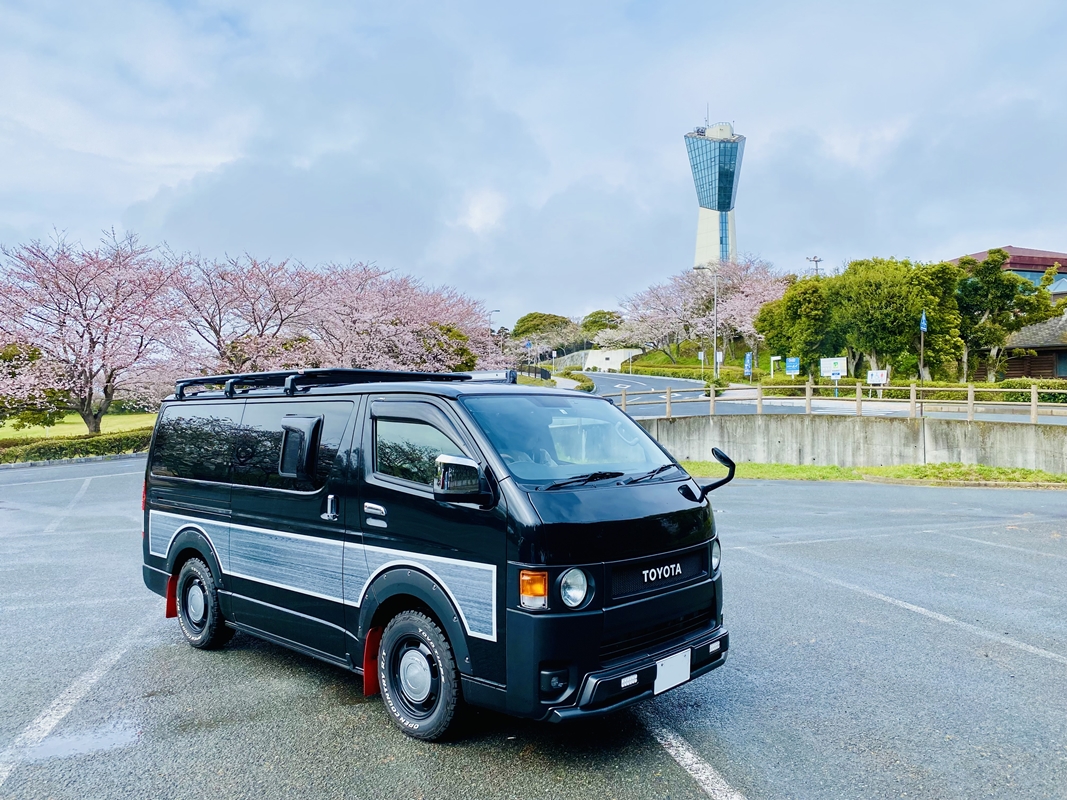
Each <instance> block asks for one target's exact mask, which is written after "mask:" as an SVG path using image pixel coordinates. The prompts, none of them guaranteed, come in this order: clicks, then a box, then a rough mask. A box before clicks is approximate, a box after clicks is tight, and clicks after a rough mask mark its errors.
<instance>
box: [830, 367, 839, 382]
mask: <svg viewBox="0 0 1067 800" xmlns="http://www.w3.org/2000/svg"><path fill="white" fill-rule="evenodd" d="M830 378H831V379H833V380H835V381H839V380H841V373H840V372H838V371H837V370H836V369H835V370H834V371H833V372H831V373H830Z"/></svg>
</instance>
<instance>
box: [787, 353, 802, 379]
mask: <svg viewBox="0 0 1067 800" xmlns="http://www.w3.org/2000/svg"><path fill="white" fill-rule="evenodd" d="M785 374H786V375H789V376H790V377H796V376H797V375H799V374H800V358H799V356H789V357H788V358H786V360H785Z"/></svg>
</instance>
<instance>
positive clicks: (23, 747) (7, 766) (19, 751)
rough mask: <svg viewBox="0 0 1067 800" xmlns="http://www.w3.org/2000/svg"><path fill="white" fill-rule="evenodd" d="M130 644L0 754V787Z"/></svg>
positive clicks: (96, 667)
mask: <svg viewBox="0 0 1067 800" xmlns="http://www.w3.org/2000/svg"><path fill="white" fill-rule="evenodd" d="M131 644H132V641H131V640H129V639H127V640H126V641H124V642H123V643H122V644H120V645H118V646H117V647H115V648H114V649H112V650H109V651H108V652H107V653H105V654H104V655H103V656H101V657H100V658H99V659H98V660H97V662H96V663H95V664H93V666H92V667H91V668H90V669H89V671H88V672H85V673H83V674H82V675H81V676H79V677H78V678H77V680H75V681H74V683H72V684H71V685H70V686H68V687H67V688H66V690H65V691H64V692H63V693H62V694H61V695H59V697H57V698H56V699H55V700H54V701H53V703H52V705H50V706H49V707H48V708H46V709H45V710H44V711H42V712H41V713H40V714H38V715H37V718H36V719H34V720H33V721H32V722H31V723H30V724H29V725H27V726H26V727H25V728H24V729H23V731H22V733H20V734H19V735H18V736H17V737H16V738H15V741H13V742H12V743H11V745H10V746H9V747H8V748H7V749H6V750H4V752H3V753H0V787H2V786H3V785H4V781H6V780H7V779H8V777H9V776H10V775H11V773H12V772H13V771H14V769H15V767H17V766H18V765H19V763H20V762H21V761H22V760H23V759H24V758H25V756H26V754H27V752H28V751H29V750H31V749H32V748H34V747H36V746H37V745H39V744H40V743H41V742H43V741H44V740H45V738H46V737H47V736H48V734H50V733H51V732H52V730H53V729H54V728H55V727H56V725H58V724H59V723H60V722H62V721H63V718H64V717H66V716H67V714H69V713H70V712H71V711H72V710H73V709H74V707H75V706H76V705H78V702H79V701H80V700H81V699H82V698H83V697H85V695H87V694H88V693H89V690H90V689H92V688H93V685H94V684H96V682H97V681H99V680H100V679H101V678H102V677H104V675H106V674H107V671H108V670H109V669H111V668H112V667H113V666H115V664H116V662H117V661H118V660H119V659H120V658H122V657H123V656H124V655H125V654H126V651H127V650H129V649H130V645H131Z"/></svg>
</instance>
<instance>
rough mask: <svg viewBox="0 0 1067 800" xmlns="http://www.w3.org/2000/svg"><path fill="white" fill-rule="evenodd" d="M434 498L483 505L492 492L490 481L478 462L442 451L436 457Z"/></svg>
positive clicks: (449, 501)
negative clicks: (489, 486)
mask: <svg viewBox="0 0 1067 800" xmlns="http://www.w3.org/2000/svg"><path fill="white" fill-rule="evenodd" d="M435 463H436V465H437V472H436V474H435V475H434V479H433V499H434V500H437V501H438V502H440V503H477V504H478V505H482V504H484V503H485V502H486V500H487V498H488V497H490V494H489V492H488V490H487V488H486V487H487V484H488V482H487V481H486V479H485V475H484V474H483V473H482V469H481V467H479V466H478V462H477V461H475V460H474V459H471V458H466V457H464V456H450V455H446V454H444V453H442V454H441V455H439V456H438V457H437V459H436V462H435Z"/></svg>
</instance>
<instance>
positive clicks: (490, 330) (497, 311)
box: [489, 308, 504, 353]
mask: <svg viewBox="0 0 1067 800" xmlns="http://www.w3.org/2000/svg"><path fill="white" fill-rule="evenodd" d="M499 313H500V309H499V308H494V309H493V310H492V311H490V312H489V336H490V338H491V337H492V336H493V314H499ZM500 352H501V353H503V352H504V342H503V341H501V342H500Z"/></svg>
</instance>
